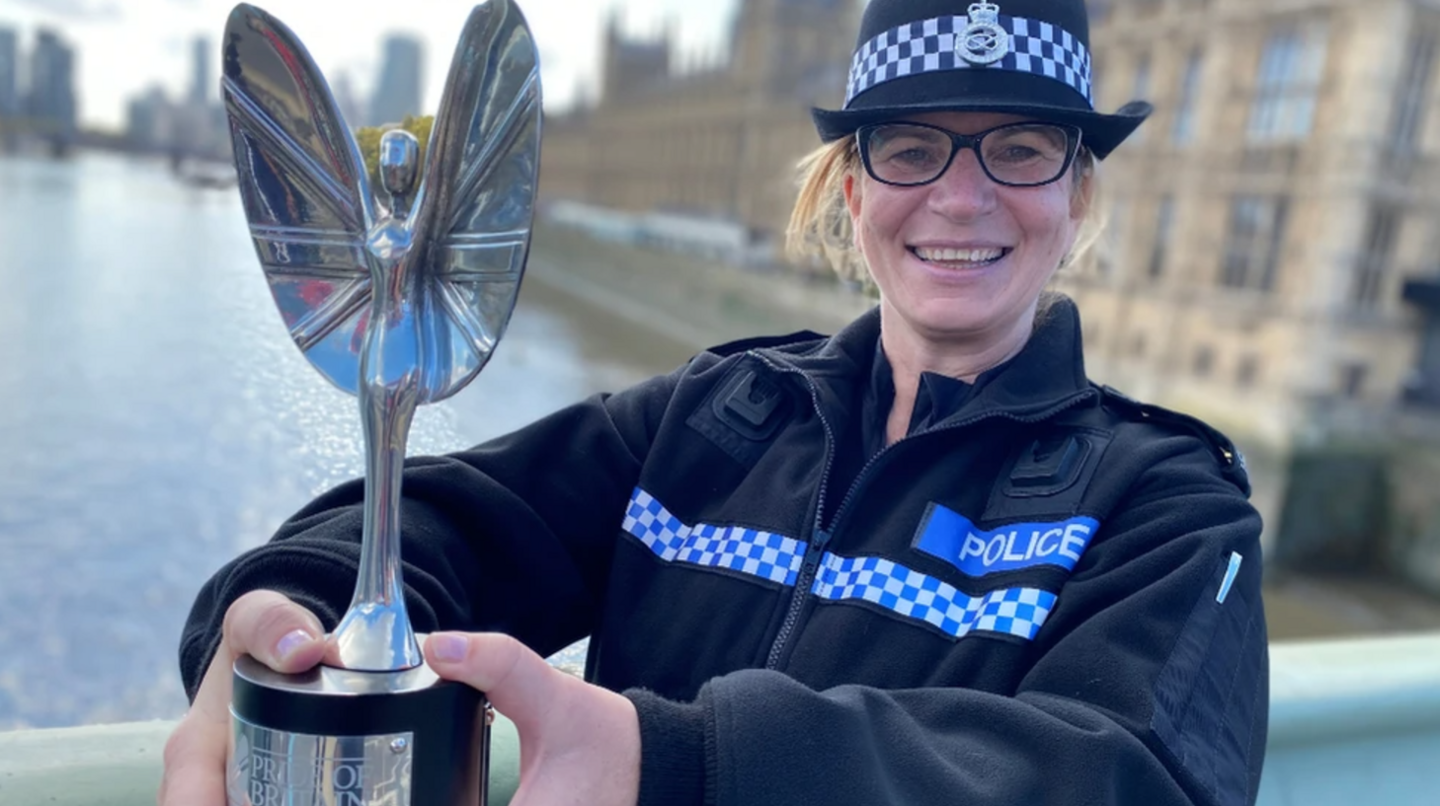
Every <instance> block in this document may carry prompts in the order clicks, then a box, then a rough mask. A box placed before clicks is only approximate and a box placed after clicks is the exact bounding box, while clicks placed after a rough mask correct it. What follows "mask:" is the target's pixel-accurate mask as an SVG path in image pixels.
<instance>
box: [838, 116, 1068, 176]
mask: <svg viewBox="0 0 1440 806" xmlns="http://www.w3.org/2000/svg"><path fill="white" fill-rule="evenodd" d="M855 138H856V141H857V142H858V143H859V146H860V160H861V162H863V163H864V164H865V171H866V173H869V174H870V176H871V178H873V179H874V180H875V181H877V182H883V183H885V184H887V185H896V186H899V187H914V186H916V185H928V184H929V183H931V182H934V181H935V180H936V179H939V178H940V177H941V176H944V175H945V171H947V170H949V168H950V163H952V162H954V161H955V155H956V154H958V153H960V151H961V150H963V149H969V150H971V151H974V152H975V156H976V158H977V159H978V160H979V161H980V167H981V169H983V170H984V171H985V175H986V176H988V177H990V178H991V179H993V180H994V181H995V182H997V183H998V184H1001V185H1008V186H1010V187H1035V186H1037V185H1048V184H1050V183H1051V182H1054V181H1055V180H1057V179H1059V178H1060V177H1062V176H1064V175H1065V172H1066V171H1068V170H1069V169H1070V164H1071V163H1072V162H1074V161H1075V154H1076V153H1077V152H1078V151H1079V150H1080V129H1079V128H1078V127H1075V126H1070V125H1068V124H1061V123H1038V122H1036V123H1007V124H1005V125H1004V126H996V127H995V128H993V129H986V130H985V131H983V132H977V133H975V134H957V133H955V132H952V131H950V130H949V129H942V128H940V127H939V126H932V125H930V124H928V123H908V122H894V123H876V124H872V125H869V126H861V127H860V129H859V130H858V131H856V132H855Z"/></svg>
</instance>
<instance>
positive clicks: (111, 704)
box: [0, 155, 685, 730]
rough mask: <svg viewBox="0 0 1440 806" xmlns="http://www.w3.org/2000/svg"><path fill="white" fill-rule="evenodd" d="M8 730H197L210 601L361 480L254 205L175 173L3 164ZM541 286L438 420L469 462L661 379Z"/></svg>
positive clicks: (649, 358)
mask: <svg viewBox="0 0 1440 806" xmlns="http://www.w3.org/2000/svg"><path fill="white" fill-rule="evenodd" d="M0 250H3V251H0V730H4V729H10V728H16V727H23V726H31V727H56V726H66V725H77V724H86V723H96V722H113V721H127V720H139V719H152V718H170V717H175V716H178V715H179V714H180V713H181V712H182V711H183V709H184V706H185V700H184V696H183V693H182V690H181V686H180V680H179V675H178V672H177V669H176V645H177V641H178V636H179V631H180V627H181V624H182V623H183V620H184V618H185V615H186V612H187V610H188V608H189V605H190V602H191V601H192V600H193V598H194V595H195V593H196V591H197V590H198V589H199V586H200V585H201V583H202V582H203V581H204V580H205V579H206V578H207V577H208V576H209V575H210V574H211V573H212V572H213V571H214V570H215V569H216V568H217V567H218V566H220V565H221V564H223V563H224V562H225V561H227V560H229V559H230V558H232V557H233V556H235V554H237V553H238V552H240V551H242V550H243V549H245V548H247V547H250V546H254V545H256V544H258V543H261V542H263V541H264V540H265V539H266V538H267V537H268V536H269V535H270V533H271V532H272V531H273V530H274V529H275V527H276V526H277V525H278V524H279V523H280V521H281V520H283V519H284V518H285V517H286V516H287V515H288V514H289V513H291V512H293V511H294V510H295V509H296V508H298V507H299V506H300V505H301V504H303V503H304V502H306V501H308V500H309V499H310V498H312V497H313V496H314V495H315V494H317V493H318V492H320V491H322V490H324V489H326V488H328V487H330V486H332V485H334V484H335V483H337V482H339V481H342V480H345V479H348V478H352V477H354V476H357V475H359V474H360V473H361V469H362V459H361V450H362V442H361V436H360V428H359V419H358V414H357V411H356V404H355V401H354V399H353V398H350V397H348V396H346V395H344V394H343V393H341V392H339V391H337V390H335V389H334V388H332V387H330V386H329V384H328V383H326V382H325V381H324V380H323V379H322V378H321V376H320V375H319V374H318V373H317V372H315V371H314V370H313V369H311V368H310V366H309V364H308V363H307V362H306V361H305V360H304V358H303V357H302V356H301V355H300V353H299V351H298V350H297V349H296V348H295V347H294V346H293V344H292V343H291V342H290V340H289V337H288V336H287V335H286V333H285V331H284V328H283V326H282V324H281V321H280V318H279V315H278V314H277V313H276V312H275V310H274V309H273V306H272V303H271V300H270V296H269V291H268V289H267V286H266V284H265V282H264V279H263V277H262V275H261V272H260V269H259V264H258V263H257V262H256V259H255V253H254V250H253V248H252V246H251V244H250V241H249V238H248V235H247V231H246V225H245V219H244V215H243V212H242V210H241V207H240V203H239V196H238V193H236V192H235V191H233V190H231V191H213V190H198V189H194V188H189V187H185V186H182V185H180V184H179V183H177V182H176V181H175V180H174V179H173V178H172V177H171V176H170V175H169V174H168V173H167V172H166V171H165V169H164V168H163V166H161V165H160V164H158V163H150V162H143V161H130V160H125V159H121V158H117V157H111V156H100V155H82V156H79V157H77V158H76V159H73V160H70V161H66V162H54V161H40V160H30V159H24V158H16V157H0ZM684 351H685V348H684V347H681V346H678V345H677V346H675V347H674V348H664V347H663V346H662V347H660V348H657V345H656V343H655V337H654V336H653V334H638V333H635V332H634V331H633V330H627V328H626V327H625V326H624V325H623V324H621V323H616V322H614V321H612V320H609V319H607V318H606V317H605V316H604V315H602V314H598V313H597V312H596V311H594V310H587V309H585V308H584V306H583V305H578V304H577V303H576V302H575V301H574V300H573V298H571V297H569V296H567V295H565V294H563V293H560V292H558V291H557V290H555V289H553V288H549V287H547V286H545V285H544V284H543V283H541V282H539V281H537V280H536V279H535V278H534V277H532V278H531V279H530V280H529V281H527V283H526V285H525V290H524V292H523V293H522V295H521V301H520V304H519V306H518V307H517V309H516V312H515V314H514V317H513V318H512V320H511V324H510V329H509V331H508V333H507V335H506V337H505V340H504V342H503V343H502V344H501V345H500V347H499V349H498V350H497V351H496V353H495V355H494V357H493V359H492V360H491V362H490V364H489V366H487V368H486V369H485V371H484V372H483V373H482V374H481V375H480V377H479V379H478V380H476V381H475V382H474V383H473V384H471V385H470V387H468V388H467V389H466V390H465V391H463V392H461V393H460V394H459V395H457V396H456V397H454V398H452V399H451V400H449V401H446V402H444V403H441V404H438V405H435V406H429V407H425V408H423V409H422V410H421V411H420V412H419V414H418V415H417V417H416V422H415V425H414V427H413V429H412V431H411V437H410V453H412V454H415V453H436V452H443V451H448V450H456V449H459V448H463V447H466V446H468V445H471V444H474V443H475V442H478V441H481V440H483V439H486V438H488V437H491V436H495V435H498V434H500V433H503V432H505V431H507V430H510V429H513V428H515V427H517V426H519V425H521V424H523V423H525V422H528V421H530V420H532V419H534V418H535V417H536V416H538V415H540V414H543V413H544V412H547V411H550V410H553V409H555V408H557V407H559V406H561V405H564V404H565V403H568V402H571V401H573V400H576V399H578V398H580V397H583V396H584V395H586V394H589V393H590V392H592V391H595V390H597V389H605V388H616V387H618V386H622V385H624V384H627V383H630V382H633V381H634V380H637V379H639V378H640V377H643V376H645V375H649V374H652V373H654V372H657V371H663V370H665V369H668V368H669V367H670V366H672V365H673V363H671V362H672V361H673V360H678V357H681V356H683V354H684Z"/></svg>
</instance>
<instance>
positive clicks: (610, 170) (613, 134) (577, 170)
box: [541, 0, 861, 246]
mask: <svg viewBox="0 0 1440 806" xmlns="http://www.w3.org/2000/svg"><path fill="white" fill-rule="evenodd" d="M860 8H861V5H860V3H858V2H855V0H740V2H739V3H738V4H737V8H736V13H735V22H734V28H733V30H732V32H731V37H730V40H731V41H730V48H729V52H728V53H726V54H724V55H723V56H721V57H720V58H711V59H702V60H699V61H698V63H695V62H692V63H690V64H688V65H685V64H682V62H683V61H684V57H683V55H682V54H679V53H677V52H676V47H675V44H674V41H673V39H674V38H673V33H672V32H670V31H668V30H667V31H666V32H665V33H664V34H662V35H661V36H659V37H652V38H649V39H646V38H640V37H632V36H629V35H627V34H626V33H625V32H624V31H622V30H621V26H620V23H619V19H618V17H612V18H611V20H610V24H609V25H608V27H607V29H606V32H605V40H604V45H603V48H602V57H601V76H600V97H599V98H598V99H597V100H596V102H595V103H594V104H593V105H588V106H582V107H579V108H576V109H574V110H572V111H570V112H569V113H567V114H564V115H558V116H553V117H549V118H547V120H546V122H545V125H546V129H545V154H544V159H543V160H542V163H541V164H542V176H541V194H542V196H544V197H545V198H547V199H552V200H559V199H567V200H574V201H581V202H586V203H589V204H594V205H600V206H604V207H608V208H613V209H617V210H626V211H633V212H641V211H651V210H666V211H675V212H684V213H687V214H691V215H696V216H704V217H707V218H712V219H715V220H717V221H721V222H727V223H729V224H731V225H732V226H735V227H738V228H742V229H744V230H746V231H747V232H749V233H751V234H752V237H753V238H754V239H755V240H756V241H758V242H760V243H761V244H762V245H763V244H770V245H772V246H773V244H774V243H775V239H776V237H777V236H778V234H779V233H780V232H782V231H783V229H784V226H785V221H786V219H787V218H788V216H789V210H790V206H791V204H792V203H793V202H794V198H795V182H794V174H795V171H794V166H795V162H796V160H797V159H798V158H799V157H800V156H801V155H803V154H804V153H805V152H806V151H808V150H809V149H810V148H811V146H812V145H815V144H817V143H816V139H815V128H814V126H813V125H812V124H811V122H810V115H809V110H810V108H811V107H812V106H814V105H816V104H836V103H838V102H839V101H841V100H843V92H844V87H845V76H846V65H847V63H848V61H849V54H850V52H851V50H852V48H853V45H854V41H853V40H854V33H853V32H854V31H855V29H856V27H857V25H858V21H859V13H860Z"/></svg>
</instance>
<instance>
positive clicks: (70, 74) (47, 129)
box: [0, 28, 78, 148]
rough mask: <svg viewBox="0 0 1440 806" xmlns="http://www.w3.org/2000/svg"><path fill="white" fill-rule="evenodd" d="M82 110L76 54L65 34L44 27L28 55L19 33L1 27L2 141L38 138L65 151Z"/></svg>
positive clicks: (71, 139)
mask: <svg viewBox="0 0 1440 806" xmlns="http://www.w3.org/2000/svg"><path fill="white" fill-rule="evenodd" d="M77 111H78V101H77V99H76V94H75V52H74V50H73V49H72V48H71V47H70V46H69V45H67V44H66V43H65V41H64V40H63V39H62V38H61V37H60V34H59V33H58V32H56V31H53V30H50V29H47V28H42V29H40V30H39V31H37V32H36V35H35V40H34V43H33V44H32V46H31V47H30V50H29V53H28V55H27V54H26V53H24V52H22V50H21V43H20V37H19V35H18V34H17V32H16V31H14V30H13V29H10V28H0V138H3V139H4V140H5V141H6V142H7V143H8V142H10V141H12V139H13V138H15V137H16V136H32V137H34V136H38V137H43V138H46V139H47V140H50V141H52V142H54V143H56V144H57V146H56V147H57V148H63V147H64V144H67V143H69V142H71V141H73V140H74V138H75V134H76V117H77Z"/></svg>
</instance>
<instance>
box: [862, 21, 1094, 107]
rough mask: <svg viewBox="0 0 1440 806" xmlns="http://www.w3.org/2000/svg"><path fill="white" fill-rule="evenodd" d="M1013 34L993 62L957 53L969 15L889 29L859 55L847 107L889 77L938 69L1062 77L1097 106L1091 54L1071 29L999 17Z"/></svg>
mask: <svg viewBox="0 0 1440 806" xmlns="http://www.w3.org/2000/svg"><path fill="white" fill-rule="evenodd" d="M999 24H1000V27H1001V28H1003V29H1004V30H1005V31H1006V32H1008V33H1009V35H1010V47H1009V52H1008V53H1006V54H1005V57H1004V58H1003V59H1000V60H999V61H996V62H994V63H993V64H972V63H970V62H969V61H966V60H965V59H964V58H962V57H961V56H960V55H958V54H957V53H956V44H957V41H956V39H957V37H959V36H960V34H961V33H963V32H964V31H965V29H966V28H967V27H969V25H970V20H969V19H968V18H966V17H937V18H935V19H930V20H924V21H922V22H912V23H908V24H906V25H902V26H900V27H899V28H894V29H891V30H889V31H886V32H885V33H883V34H880V35H879V36H877V37H875V38H874V39H872V40H870V41H869V42H866V43H865V44H864V46H862V47H861V48H860V50H859V51H858V52H856V54H855V60H854V62H853V64H852V65H851V68H850V81H849V85H848V86H847V87H846V89H845V105H846V106H847V107H848V106H849V105H850V102H851V101H853V100H854V99H855V96H857V95H859V94H860V93H862V92H864V91H866V90H868V89H870V88H871V87H874V86H876V85H878V84H883V83H885V82H886V81H892V80H894V79H897V78H902V77H904V76H912V75H918V74H920V73H931V72H935V71H937V70H984V69H995V70H1013V71H1017V72H1021V73H1033V74H1035V75H1038V76H1044V77H1046V78H1051V79H1054V80H1056V81H1059V82H1061V83H1063V84H1065V85H1067V86H1069V87H1070V88H1071V89H1073V90H1075V91H1076V92H1078V93H1080V94H1081V95H1082V96H1083V97H1084V98H1085V100H1086V102H1087V103H1089V104H1090V108H1091V109H1094V108H1095V96H1094V92H1093V87H1092V86H1091V83H1090V52H1089V51H1088V50H1086V48H1085V45H1084V44H1082V43H1081V42H1080V40H1078V39H1076V38H1075V37H1074V36H1072V35H1071V34H1070V32H1069V31H1066V30H1064V29H1063V28H1059V27H1057V26H1055V25H1051V24H1050V23H1048V22H1039V21H1037V20H1031V19H1026V18H1024V17H1009V16H1005V15H1003V14H1002V15H1000V17H999Z"/></svg>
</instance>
